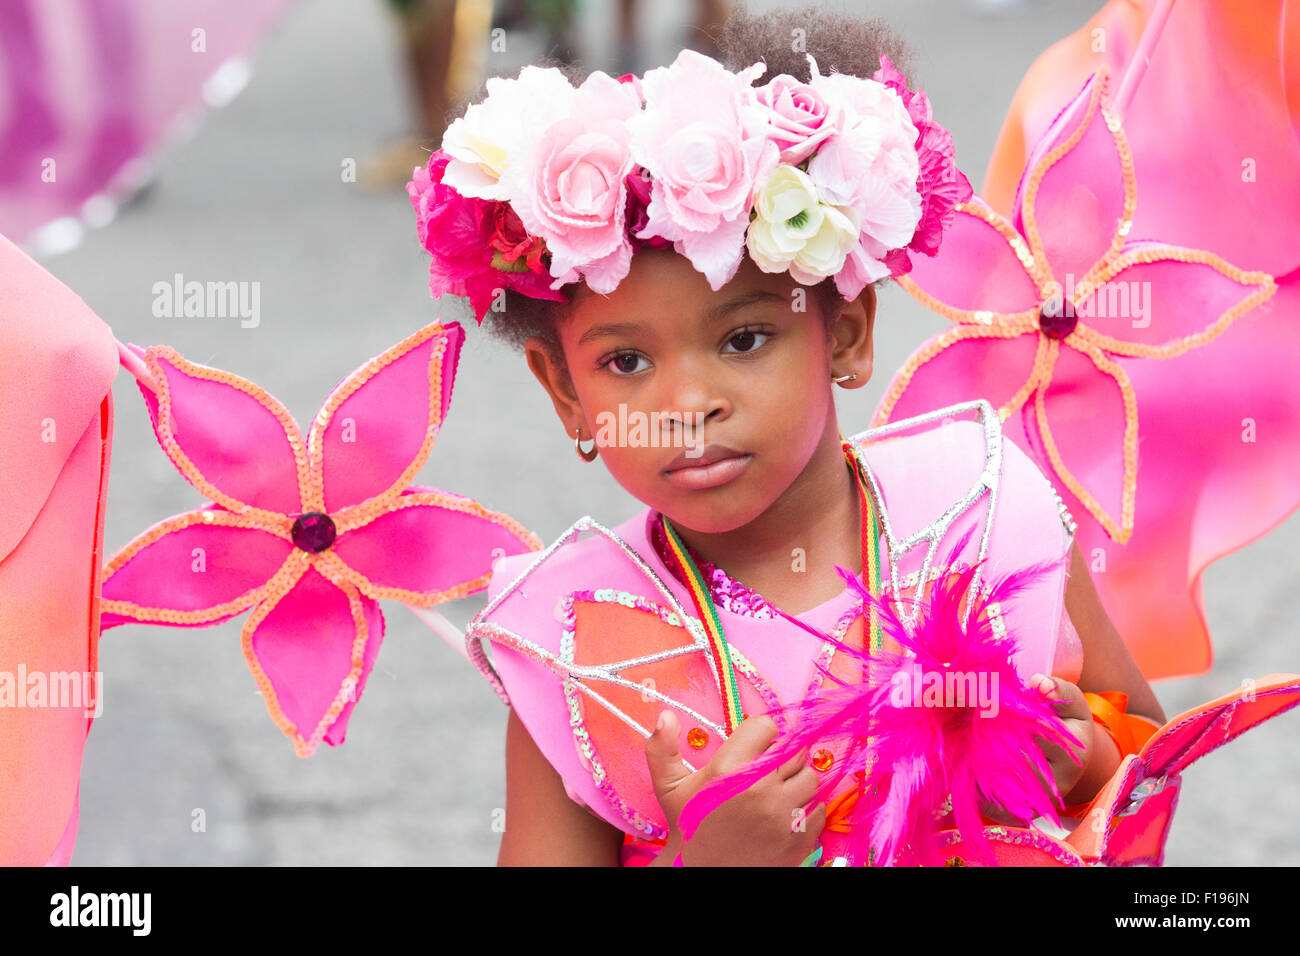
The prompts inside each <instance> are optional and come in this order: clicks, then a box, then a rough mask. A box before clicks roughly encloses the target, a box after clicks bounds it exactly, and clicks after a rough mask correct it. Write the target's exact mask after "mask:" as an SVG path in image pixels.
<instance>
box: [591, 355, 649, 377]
mask: <svg viewBox="0 0 1300 956" xmlns="http://www.w3.org/2000/svg"><path fill="white" fill-rule="evenodd" d="M642 362H645V363H646V364H645V365H641V363H642ZM602 364H603V365H604V366H605V367H606V368H608V369H609V370H610V371H611V372H613V373H615V374H616V375H632V374H634V373H636V372H643V371H645V370H646V369H647V368H649V367H650V362H649V361H648V360H647V359H646V357H645V356H644V355H638V354H637V353H636V352H618V353H616V354H614V355H613V356H611V357H610V358H608V359H606V360H605V361H604V362H603V363H602Z"/></svg>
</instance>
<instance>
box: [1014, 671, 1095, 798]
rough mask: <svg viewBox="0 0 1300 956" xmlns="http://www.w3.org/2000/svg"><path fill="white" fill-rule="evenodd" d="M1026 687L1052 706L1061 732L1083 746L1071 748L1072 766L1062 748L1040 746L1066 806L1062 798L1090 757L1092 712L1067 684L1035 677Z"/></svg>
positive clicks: (1069, 684) (1052, 679)
mask: <svg viewBox="0 0 1300 956" xmlns="http://www.w3.org/2000/svg"><path fill="white" fill-rule="evenodd" d="M1029 686H1030V687H1037V688H1038V691H1039V693H1041V694H1042V695H1043V696H1044V697H1047V698H1049V699H1050V700H1051V701H1052V702H1053V704H1054V705H1055V707H1056V714H1057V716H1058V717H1060V718H1061V722H1062V723H1064V724H1065V729H1066V730H1067V731H1069V733H1071V734H1073V735H1074V737H1075V738H1076V739H1078V740H1080V741H1082V743H1083V749H1082V750H1074V748H1071V750H1074V756H1075V757H1078V759H1079V761H1080V762H1079V763H1075V762H1074V760H1073V759H1072V758H1071V756H1070V755H1069V754H1067V753H1066V751H1065V750H1064V749H1063V748H1061V747H1058V746H1056V745H1055V744H1050V743H1048V742H1046V741H1043V743H1042V748H1043V756H1045V757H1046V758H1047V762H1048V764H1049V765H1050V766H1051V768H1052V774H1053V776H1054V777H1055V778H1056V790H1057V793H1059V794H1060V795H1061V799H1062V801H1063V802H1068V801H1066V800H1065V797H1066V795H1067V794H1069V793H1070V791H1071V790H1073V789H1074V786H1075V784H1077V783H1078V782H1079V778H1080V777H1082V776H1083V772H1084V770H1085V769H1086V768H1087V766H1088V761H1089V759H1090V758H1091V756H1092V751H1093V745H1094V741H1095V739H1096V729H1095V725H1094V723H1093V720H1092V710H1091V709H1090V708H1089V707H1088V701H1087V700H1085V699H1084V696H1083V691H1081V690H1080V689H1079V688H1078V687H1077V686H1076V685H1074V684H1071V683H1070V682H1069V681H1068V680H1063V679H1061V678H1060V677H1044V676H1043V675H1042V674H1035V675H1034V676H1033V677H1031V678H1029Z"/></svg>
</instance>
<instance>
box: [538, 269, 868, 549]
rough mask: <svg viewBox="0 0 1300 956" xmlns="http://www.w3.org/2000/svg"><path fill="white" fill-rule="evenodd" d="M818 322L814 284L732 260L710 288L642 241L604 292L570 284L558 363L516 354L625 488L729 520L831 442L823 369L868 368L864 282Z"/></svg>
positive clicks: (755, 512) (723, 523)
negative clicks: (834, 313) (736, 265)
mask: <svg viewBox="0 0 1300 956" xmlns="http://www.w3.org/2000/svg"><path fill="white" fill-rule="evenodd" d="M841 304H842V305H844V311H843V313H842V314H841V315H840V316H839V317H838V318H837V319H836V321H835V322H827V321H824V319H823V317H822V315H821V312H820V310H821V308H822V306H821V305H820V303H819V300H818V298H817V297H816V296H815V295H814V293H813V291H812V290H811V289H809V288H807V287H805V286H801V285H799V284H798V283H796V282H795V281H794V280H793V279H791V278H790V277H789V276H788V275H784V274H781V275H773V274H768V273H764V272H762V271H760V270H759V269H758V268H757V267H756V266H755V265H753V263H751V262H750V261H749V260H748V259H746V260H744V262H743V263H742V265H741V268H740V270H739V271H738V272H737V274H736V277H735V278H734V279H733V280H732V281H731V282H729V283H728V284H727V285H726V286H724V287H723V288H722V289H721V290H720V291H718V292H714V291H713V290H712V289H711V288H710V287H709V284H708V281H707V280H706V279H705V278H704V276H703V275H702V274H701V273H699V272H697V271H696V270H695V268H694V267H693V266H692V265H691V264H690V263H689V262H688V261H687V260H686V259H685V258H683V257H682V256H680V255H678V254H676V253H674V252H672V251H669V250H642V251H641V252H638V253H637V255H636V256H634V257H633V260H632V268H631V272H630V273H629V274H628V276H627V278H625V279H624V280H623V282H622V283H620V285H619V287H618V288H617V289H616V290H615V291H614V292H613V293H612V294H610V295H607V296H600V295H596V294H594V293H590V292H588V291H587V290H585V289H584V290H583V291H582V292H581V294H579V295H578V296H576V301H575V302H574V304H573V306H572V308H571V310H570V313H569V315H568V317H567V318H566V319H565V320H564V321H562V322H561V323H560V326H559V328H558V329H557V332H558V336H559V339H560V343H561V346H562V348H563V351H564V361H565V364H566V365H567V374H566V372H565V370H564V369H562V368H559V367H558V366H557V365H556V363H554V361H553V359H552V357H551V356H550V355H549V353H548V352H547V351H546V349H545V346H544V345H543V344H542V343H541V342H540V341H539V340H532V341H530V342H529V343H528V349H527V351H528V359H529V364H530V366H531V367H532V369H533V371H534V373H535V374H536V375H537V377H538V378H539V380H541V381H542V384H543V385H544V386H546V388H547V390H548V391H549V392H550V393H551V397H552V399H553V401H554V402H555V407H556V411H557V413H558V414H559V415H560V418H561V420H562V421H564V422H565V425H566V427H567V429H568V433H569V435H570V437H572V436H573V435H574V432H575V430H576V428H577V427H578V426H579V425H581V426H582V435H583V438H584V440H586V439H588V438H591V437H595V438H596V439H597V445H598V446H599V450H600V457H601V458H602V459H603V460H604V462H605V466H606V467H607V468H608V469H609V471H610V473H611V474H612V475H613V476H614V478H615V480H617V481H618V483H619V484H620V485H622V486H623V487H624V488H625V489H627V491H628V492H629V493H630V494H632V495H633V496H634V497H636V498H637V499H639V500H640V501H641V502H643V503H644V504H647V505H649V506H650V507H651V508H654V509H655V510H658V511H661V512H662V513H663V514H665V515H667V516H668V518H669V519H671V520H672V521H674V522H675V523H678V524H680V525H682V526H684V527H686V528H690V529H693V530H695V531H698V532H703V533H718V532H725V531H730V530H733V529H735V528H739V527H741V526H743V525H745V524H748V523H749V522H751V521H753V520H754V519H755V518H756V517H758V516H759V515H761V514H762V513H763V512H764V511H766V510H767V509H768V508H770V507H771V506H772V505H773V504H774V503H775V502H776V501H777V500H778V499H780V498H781V496H782V495H783V494H785V493H786V492H787V490H788V489H790V488H791V486H792V485H793V484H794V483H795V481H796V479H797V478H798V477H799V475H800V473H801V472H803V471H804V469H805V468H806V467H807V466H808V463H809V461H810V460H811V459H812V457H813V454H814V452H815V451H816V450H817V448H818V446H819V444H821V443H823V442H825V441H828V440H829V441H833V442H835V444H836V447H838V426H837V424H836V419H835V406H834V402H833V400H832V397H831V382H830V379H831V376H832V375H847V374H849V373H850V372H856V373H857V379H856V380H854V382H853V383H852V384H853V385H854V386H855V387H856V386H858V385H862V384H865V382H866V380H867V378H868V377H869V376H870V362H871V321H872V317H873V316H874V311H875V296H874V292H873V291H872V290H871V289H870V287H868V289H867V291H866V292H864V294H863V296H862V297H861V298H860V299H858V300H857V302H855V303H841ZM864 363H865V364H864Z"/></svg>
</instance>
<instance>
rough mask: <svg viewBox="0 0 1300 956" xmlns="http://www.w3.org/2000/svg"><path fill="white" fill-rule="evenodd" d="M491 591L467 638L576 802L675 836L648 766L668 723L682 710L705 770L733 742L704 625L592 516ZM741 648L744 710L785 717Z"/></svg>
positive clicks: (513, 565)
mask: <svg viewBox="0 0 1300 956" xmlns="http://www.w3.org/2000/svg"><path fill="white" fill-rule="evenodd" d="M584 532H592V534H591V535H590V536H588V537H585V538H582V537H580V536H581V535H582V534H583V533H584ZM515 575H517V576H515ZM512 577H513V580H512V581H511V583H509V584H508V585H506V586H505V587H504V588H503V589H502V590H500V591H497V590H496V587H497V585H496V582H498V581H499V580H510V579H511V578H512ZM492 593H493V596H492V600H491V601H490V602H489V603H488V605H487V607H486V608H484V610H483V611H482V612H481V613H480V614H479V615H478V617H476V618H475V619H474V621H472V622H471V623H470V626H469V628H468V630H467V632H466V638H467V642H468V649H469V654H470V658H471V659H472V660H473V661H474V662H475V663H476V664H477V665H478V667H479V669H480V670H481V671H482V672H483V674H484V676H485V677H487V678H488V680H489V681H490V682H492V683H493V684H494V685H495V686H496V688H497V691H498V693H499V694H501V695H502V697H503V699H505V700H506V702H507V703H509V704H510V705H511V706H512V707H513V708H514V709H515V711H516V712H517V713H518V715H519V717H520V719H521V720H522V721H523V723H524V725H525V726H526V727H527V728H528V730H529V733H530V734H531V735H532V737H533V740H534V742H535V743H536V744H537V746H538V748H539V749H540V750H541V751H542V753H543V754H544V755H545V756H546V757H547V759H548V760H549V761H550V762H551V765H552V766H553V767H555V769H556V770H557V772H559V774H560V776H561V777H562V778H563V779H564V782H565V785H566V787H567V788H568V790H569V792H570V794H571V795H574V796H577V797H578V798H579V799H581V800H582V802H584V803H586V804H587V806H589V807H590V808H591V809H592V810H593V811H595V812H596V813H597V814H598V815H600V816H601V817H603V818H604V819H606V820H608V821H609V822H610V823H612V824H613V825H614V826H617V827H619V828H620V829H622V830H624V831H627V832H633V833H636V834H637V835H640V836H647V835H648V836H652V837H657V836H662V835H664V834H665V833H666V829H665V823H666V821H665V820H664V817H663V813H662V811H661V810H660V807H659V803H658V800H657V799H656V798H655V795H654V791H653V789H652V788H651V786H650V777H649V770H648V768H647V767H646V763H645V741H646V739H647V738H648V737H649V736H650V734H651V733H652V732H653V730H654V727H655V723H656V722H657V720H658V717H659V713H660V712H661V711H663V710H665V709H670V710H674V711H676V713H677V718H678V724H679V726H680V728H681V740H680V742H679V744H680V750H681V755H682V758H683V759H684V760H685V761H686V763H687V764H688V765H689V766H691V767H692V768H693V769H697V768H699V767H701V766H703V765H704V764H706V763H707V762H708V760H709V759H710V758H711V757H712V756H713V754H714V753H715V752H716V751H717V749H718V747H719V746H721V744H722V741H723V739H724V732H723V703H722V695H721V693H720V691H719V687H720V684H719V678H718V675H717V674H716V673H715V672H714V670H713V666H712V663H711V661H710V658H709V655H708V645H707V643H706V639H705V635H704V630H703V628H702V626H701V625H700V623H699V621H698V620H697V619H696V618H694V617H693V616H692V615H690V614H688V613H687V611H686V610H685V608H684V607H683V606H682V605H681V603H680V602H679V601H678V600H677V598H676V596H675V595H674V594H673V592H672V591H671V590H669V588H668V587H667V586H666V585H665V584H664V583H663V582H662V581H661V580H660V579H659V577H658V576H657V575H656V574H655V573H654V571H652V570H651V569H650V568H649V567H648V566H647V565H646V564H645V563H644V562H643V561H642V560H641V558H640V556H639V555H637V554H636V552H635V551H634V550H632V549H631V548H629V547H628V546H627V544H626V542H625V541H623V540H622V539H621V538H620V537H619V536H618V535H617V534H615V532H613V531H610V530H609V529H607V528H605V527H603V526H601V525H600V524H598V523H597V522H595V521H594V520H592V519H591V518H583V519H581V520H579V521H578V522H577V523H575V524H574V525H573V526H572V527H571V528H570V529H569V530H568V531H567V532H566V533H565V534H564V535H562V536H561V537H560V539H559V540H558V541H556V542H555V543H554V544H553V545H551V547H550V548H548V549H547V550H546V551H545V552H543V553H542V554H541V555H540V556H519V557H515V558H508V559H505V560H503V561H501V562H499V564H498V565H497V570H496V574H495V575H494V577H493V592H492ZM556 594H560V595H565V596H564V597H562V598H560V600H559V601H558V602H557V603H554V604H551V603H549V601H548V599H547V597H546V595H552V598H551V599H550V600H554V597H553V596H554V595H556ZM489 644H490V645H491V646H492V649H493V650H492V656H493V660H492V661H491V662H489V661H488V659H487V655H486V653H485V648H486V646H487V645H489ZM730 651H731V658H732V662H733V664H734V666H735V670H736V680H737V683H738V685H739V691H740V698H741V706H742V709H743V710H744V712H745V713H747V714H749V713H763V712H765V711H769V710H772V709H773V708H775V707H778V706H779V704H780V701H779V699H778V698H777V696H776V693H775V691H774V690H772V688H771V686H770V685H769V683H768V681H767V680H766V679H765V678H763V677H762V675H760V674H759V673H758V671H757V670H756V669H755V668H754V667H753V666H752V665H751V664H750V662H749V661H748V660H746V658H745V657H744V655H743V654H741V653H740V651H738V650H737V649H736V648H735V647H734V646H732V647H731V648H730Z"/></svg>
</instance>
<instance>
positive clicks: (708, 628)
mask: <svg viewBox="0 0 1300 956" xmlns="http://www.w3.org/2000/svg"><path fill="white" fill-rule="evenodd" d="M660 518H661V519H662V520H663V525H664V531H665V532H667V536H668V547H669V548H670V549H671V550H672V553H673V557H674V558H676V559H677V563H678V564H679V565H680V566H681V569H682V571H683V572H684V573H685V574H686V587H687V589H688V590H689V591H690V592H691V600H692V601H694V602H695V612H696V616H697V617H699V619H700V623H701V624H703V625H704V635H705V638H706V639H707V642H708V654H709V657H710V658H711V659H712V661H713V668H714V673H715V674H717V675H718V681H719V683H720V684H721V687H720V688H719V690H721V692H722V704H723V715H722V717H723V726H724V730H725V732H726V736H728V737H730V736H731V735H732V734H733V733H735V732H736V728H737V727H739V726H740V722H741V721H742V720H744V719H745V715H744V713H742V712H741V709H740V687H739V685H737V684H736V669H735V668H734V667H733V666H732V664H731V653H730V652H729V651H728V650H727V639H726V637H725V636H724V635H723V633H722V621H720V620H719V619H718V609H717V608H716V607H714V604H713V598H712V596H711V595H710V593H709V585H708V582H706V581H705V580H704V575H703V574H702V573H701V572H700V569H699V568H698V567H697V566H696V564H695V561H694V560H693V559H692V558H691V555H690V552H688V551H687V550H686V546H685V545H684V544H682V539H681V538H679V537H678V536H677V531H676V529H674V528H673V526H672V524H671V523H670V522H669V521H668V519H667V518H665V517H663V515H660Z"/></svg>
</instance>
